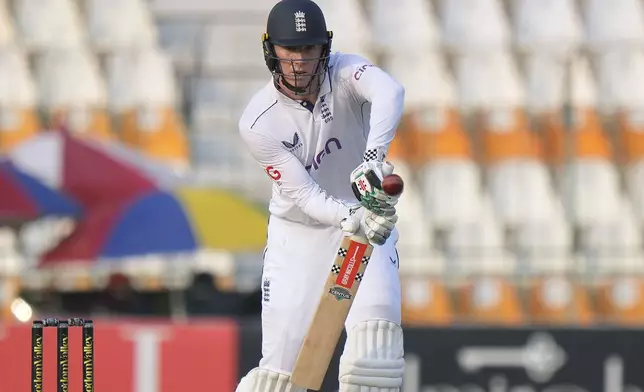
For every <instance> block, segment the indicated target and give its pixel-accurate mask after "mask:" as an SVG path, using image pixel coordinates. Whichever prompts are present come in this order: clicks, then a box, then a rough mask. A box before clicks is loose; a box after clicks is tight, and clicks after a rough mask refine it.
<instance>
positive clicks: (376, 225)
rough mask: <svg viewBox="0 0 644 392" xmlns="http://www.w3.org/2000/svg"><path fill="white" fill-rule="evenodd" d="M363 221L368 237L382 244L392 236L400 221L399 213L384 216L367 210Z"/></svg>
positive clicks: (375, 242)
mask: <svg viewBox="0 0 644 392" xmlns="http://www.w3.org/2000/svg"><path fill="white" fill-rule="evenodd" d="M363 221H364V230H365V233H366V235H367V239H369V240H370V241H371V242H373V243H374V244H377V245H382V244H384V243H385V242H386V241H387V239H388V238H389V236H391V232H392V231H393V229H394V227H395V225H396V222H397V221H398V215H395V214H394V215H391V216H382V215H378V214H376V213H374V212H372V211H369V210H367V211H365V213H364V217H363Z"/></svg>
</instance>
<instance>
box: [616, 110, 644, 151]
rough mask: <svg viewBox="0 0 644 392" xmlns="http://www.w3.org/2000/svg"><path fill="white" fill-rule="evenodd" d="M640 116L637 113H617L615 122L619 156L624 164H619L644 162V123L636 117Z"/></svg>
mask: <svg viewBox="0 0 644 392" xmlns="http://www.w3.org/2000/svg"><path fill="white" fill-rule="evenodd" d="M639 116H641V115H640V114H639V113H638V114H637V115H636V114H635V113H633V114H629V113H624V112H621V113H618V115H617V122H618V129H619V142H620V151H621V152H622V154H619V155H620V156H622V157H623V159H624V162H620V163H626V164H628V163H635V162H641V161H644V123H643V122H642V120H641V119H638V118H637V117H639Z"/></svg>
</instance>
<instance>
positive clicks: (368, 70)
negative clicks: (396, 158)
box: [338, 54, 405, 161]
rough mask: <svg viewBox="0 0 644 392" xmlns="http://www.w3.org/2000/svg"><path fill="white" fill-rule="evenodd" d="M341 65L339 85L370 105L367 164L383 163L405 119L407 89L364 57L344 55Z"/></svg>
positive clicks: (365, 156)
mask: <svg viewBox="0 0 644 392" xmlns="http://www.w3.org/2000/svg"><path fill="white" fill-rule="evenodd" d="M338 65H339V67H340V70H339V77H340V85H341V86H343V88H344V89H345V90H346V91H347V92H348V94H349V95H350V96H352V97H353V98H354V99H355V100H357V101H358V103H364V102H370V103H371V118H370V123H369V135H368V137H367V148H366V151H365V153H364V160H365V161H371V160H376V159H377V160H382V159H383V158H384V156H385V155H386V153H387V150H388V149H389V144H390V143H391V141H392V140H393V138H394V136H395V134H396V128H397V127H398V124H399V123H400V119H401V118H402V114H403V110H404V107H403V106H404V99H405V89H404V87H403V86H402V85H401V84H400V83H399V82H397V81H396V80H395V79H394V78H393V77H391V76H390V75H389V74H388V73H386V72H385V71H383V70H382V69H380V68H378V67H377V66H375V65H373V64H371V63H370V62H369V61H368V60H366V59H365V58H363V57H361V56H358V55H348V54H347V55H342V57H341V58H340V60H339V64H338Z"/></svg>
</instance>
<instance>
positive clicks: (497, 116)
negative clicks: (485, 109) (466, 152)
mask: <svg viewBox="0 0 644 392" xmlns="http://www.w3.org/2000/svg"><path fill="white" fill-rule="evenodd" d="M483 124H484V125H483V132H484V133H483V135H484V139H483V140H484V143H483V145H484V154H485V162H486V163H487V164H495V163H498V162H502V161H505V160H507V159H515V158H534V159H541V158H542V156H543V147H542V144H541V140H540V139H539V137H538V135H536V134H535V133H533V132H532V131H531V130H530V128H529V126H528V121H527V119H526V116H525V113H524V112H523V111H522V110H520V109H514V110H507V109H499V110H496V111H494V112H490V113H488V114H487V115H486V116H485V120H484V122H483Z"/></svg>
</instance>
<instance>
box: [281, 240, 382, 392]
mask: <svg viewBox="0 0 644 392" xmlns="http://www.w3.org/2000/svg"><path fill="white" fill-rule="evenodd" d="M372 251H373V246H372V245H371V244H369V241H368V240H367V239H366V238H364V237H362V236H359V235H352V236H350V237H344V238H343V239H342V241H341V243H340V247H339V248H338V251H337V253H336V256H335V260H334V262H333V266H332V267H331V271H329V277H328V278H327V281H326V284H325V286H324V291H323V293H322V297H321V298H320V302H319V304H318V308H317V311H316V313H315V316H314V317H313V321H312V322H311V325H310V326H309V329H308V332H307V335H306V337H305V339H304V343H303V344H302V348H301V349H300V353H299V355H298V357H297V360H296V362H295V367H294V368H293V373H292V375H291V383H292V384H293V385H295V386H297V387H300V388H306V389H311V390H314V391H319V390H320V388H321V387H322V382H323V381H324V376H325V375H326V372H327V370H328V368H329V363H330V362H331V358H332V357H333V353H334V351H335V348H336V346H337V344H338V340H340V335H341V334H342V330H343V329H344V322H345V320H346V318H347V315H348V314H349V310H350V309H351V304H352V303H353V299H354V298H355V295H356V292H357V291H358V287H359V286H360V281H361V280H362V277H363V276H364V271H365V268H366V267H367V264H369V259H370V257H371V252H372Z"/></svg>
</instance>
